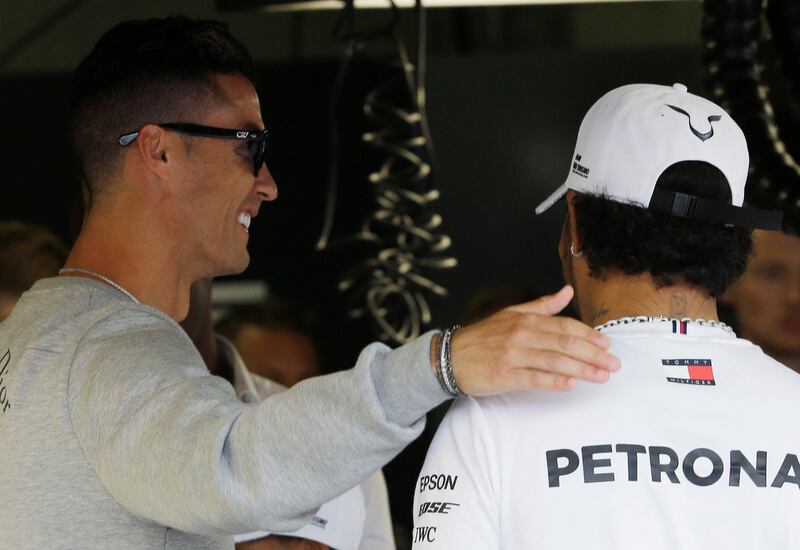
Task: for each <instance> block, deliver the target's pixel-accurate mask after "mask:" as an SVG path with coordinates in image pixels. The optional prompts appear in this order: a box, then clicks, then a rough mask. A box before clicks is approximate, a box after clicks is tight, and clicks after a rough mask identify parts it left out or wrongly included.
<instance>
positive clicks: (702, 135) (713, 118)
mask: <svg viewBox="0 0 800 550" xmlns="http://www.w3.org/2000/svg"><path fill="white" fill-rule="evenodd" d="M667 107H669V108H670V109H672V110H673V111H675V112H676V113H680V114H682V115H686V118H688V119H689V129H690V130H691V131H692V133H693V134H694V135H695V136H697V139H699V140H700V141H706V140H707V139H711V138H712V137H714V125H713V123H714V122H717V121H718V120H720V119H722V115H711V116H710V117H708V126H709V128H711V129H710V130H709V131H708V132H703V133H700V132H699V131H697V130H696V129H695V127H694V126H692V116H691V115H690V114H689V113H687V112H686V111H684V110H683V109H681V108H680V107H676V106H675V105H667Z"/></svg>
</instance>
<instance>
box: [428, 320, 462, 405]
mask: <svg viewBox="0 0 800 550" xmlns="http://www.w3.org/2000/svg"><path fill="white" fill-rule="evenodd" d="M460 328H461V327H460V326H459V325H455V326H453V327H451V328H448V329H446V330H444V331H443V332H439V333H437V334H436V335H434V337H433V338H432V339H431V350H430V351H431V368H433V372H434V374H435V375H436V380H438V382H439V385H440V386H441V388H442V390H443V391H444V392H445V393H447V394H448V395H449V396H450V397H460V396H462V395H464V394H463V392H462V391H461V388H459V386H458V383H457V382H456V378H455V373H454V372H453V361H452V359H451V356H450V351H451V344H452V338H453V335H454V334H455V333H456V331H458V329H460Z"/></svg>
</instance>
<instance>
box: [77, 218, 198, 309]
mask: <svg viewBox="0 0 800 550" xmlns="http://www.w3.org/2000/svg"><path fill="white" fill-rule="evenodd" d="M162 229H163V228H162ZM171 241H173V239H170V238H165V235H164V232H163V231H159V229H158V228H156V227H155V223H153V222H149V223H147V222H144V221H143V220H140V219H136V218H131V217H130V216H127V217H124V216H114V215H113V214H112V213H109V214H105V215H101V214H90V215H89V216H88V217H87V219H86V221H85V222H84V226H83V228H82V230H81V233H80V235H79V236H78V239H77V241H76V242H75V246H74V247H73V249H72V251H71V252H70V255H69V258H67V263H66V265H65V267H67V268H80V269H86V270H89V271H93V272H96V273H99V274H101V275H103V276H105V277H108V278H109V279H111V280H113V281H114V282H115V283H117V284H118V285H119V286H121V287H122V288H124V289H125V290H126V291H128V292H129V293H131V295H133V296H134V297H135V298H136V299H137V300H139V302H141V303H143V304H147V305H149V306H152V307H155V308H157V309H160V310H161V311H163V312H164V313H165V314H166V315H168V316H170V317H172V318H173V319H175V320H176V321H180V320H181V319H183V318H184V317H185V316H186V313H187V311H188V310H189V289H190V287H191V284H192V282H193V280H194V279H195V278H199V277H193V276H192V274H190V273H187V272H186V271H185V270H182V269H181V266H180V261H179V259H178V258H179V257H180V255H179V251H178V249H177V248H178V247H177V244H173V243H172V242H171ZM70 276H83V275H79V274H74V273H71V274H70ZM89 278H92V277H91V276H89ZM95 280H100V279H99V278H95ZM101 282H102V281H101Z"/></svg>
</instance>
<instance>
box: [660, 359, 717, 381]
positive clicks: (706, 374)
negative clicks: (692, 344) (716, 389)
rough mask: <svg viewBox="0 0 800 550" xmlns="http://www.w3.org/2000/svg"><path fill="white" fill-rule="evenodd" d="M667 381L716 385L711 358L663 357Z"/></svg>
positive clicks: (662, 361) (662, 363) (662, 364)
mask: <svg viewBox="0 0 800 550" xmlns="http://www.w3.org/2000/svg"><path fill="white" fill-rule="evenodd" d="M661 366H662V368H663V369H664V374H665V375H666V376H667V382H674V383H675V384H691V385H694V386H716V385H717V383H716V381H715V380H714V368H713V366H712V365H711V359H662V360H661Z"/></svg>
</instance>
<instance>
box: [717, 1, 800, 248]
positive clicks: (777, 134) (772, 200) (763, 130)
mask: <svg viewBox="0 0 800 550" xmlns="http://www.w3.org/2000/svg"><path fill="white" fill-rule="evenodd" d="M703 13H704V15H703V24H702V36H703V39H704V49H705V64H706V69H707V75H706V76H707V85H708V87H709V89H710V90H711V92H712V94H713V95H714V97H715V98H716V100H717V101H718V102H719V103H720V104H721V105H722V106H723V107H724V108H725V109H727V110H728V111H729V112H730V113H731V115H732V116H733V117H734V118H735V119H736V121H737V122H738V123H739V125H740V126H741V127H742V130H743V131H744V133H745V136H746V137H747V141H748V147H749V149H750V173H749V176H748V186H747V195H746V199H747V202H748V203H750V204H752V205H754V206H757V207H760V208H778V209H780V210H783V211H784V229H785V230H786V231H788V232H792V233H795V234H800V131H798V129H799V128H800V102H798V91H800V73H799V71H800V61H798V56H800V4H799V3H798V2H796V0H768V1H767V0H704V2H703ZM779 78H780V79H785V80H786V82H776V81H775V79H779ZM771 79H772V80H771ZM784 84H785V85H784ZM777 85H784V88H785V89H786V90H788V93H786V94H785V95H784V96H783V98H782V99H780V100H781V101H782V102H783V103H782V104H781V105H780V107H781V109H780V110H777V109H776V108H775V103H774V102H775V101H776V97H775V94H774V93H773V88H775V87H778V86H777Z"/></svg>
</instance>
